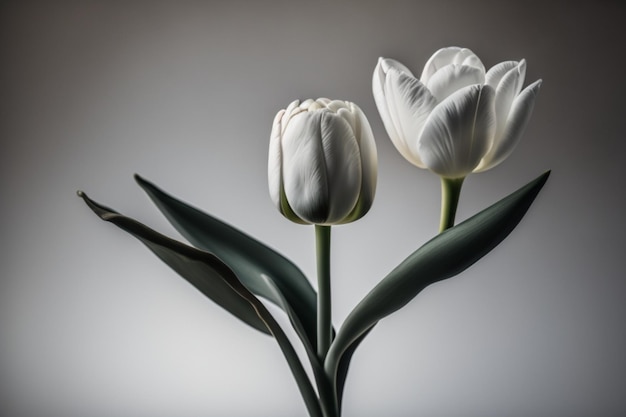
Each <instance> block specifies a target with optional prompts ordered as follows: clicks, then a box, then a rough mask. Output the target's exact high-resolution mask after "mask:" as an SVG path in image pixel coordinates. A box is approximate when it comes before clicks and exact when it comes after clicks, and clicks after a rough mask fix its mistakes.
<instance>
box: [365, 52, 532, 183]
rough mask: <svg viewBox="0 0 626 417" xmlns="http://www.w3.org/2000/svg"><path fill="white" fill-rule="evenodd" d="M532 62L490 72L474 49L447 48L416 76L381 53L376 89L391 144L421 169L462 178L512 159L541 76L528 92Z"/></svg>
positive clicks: (506, 65) (503, 65)
mask: <svg viewBox="0 0 626 417" xmlns="http://www.w3.org/2000/svg"><path fill="white" fill-rule="evenodd" d="M525 73H526V62H525V61H524V60H521V61H520V62H517V61H506V62H502V63H500V64H497V65H495V66H494V67H493V68H491V69H490V70H489V71H487V72H486V73H485V67H484V66H483V64H482V62H481V61H480V59H479V58H478V57H477V56H476V55H475V54H474V53H473V52H472V51H470V50H469V49H466V48H459V47H448V48H443V49H440V50H439V51H437V52H435V54H434V55H433V56H432V57H431V58H430V59H429V60H428V62H427V63H426V65H425V66H424V70H423V71H422V76H421V78H420V79H417V78H416V77H415V76H413V74H412V73H411V71H410V70H409V69H408V68H407V67H405V66H404V65H402V64H401V63H400V62H398V61H395V60H393V59H386V58H380V59H379V60H378V65H377V66H376V69H375V70H374V77H373V83H372V87H373V92H374V99H375V101H376V105H377V107H378V111H379V112H380V116H381V119H382V121H383V123H384V125H385V129H386V130H387V133H388V134H389V137H390V138H391V141H392V142H393V144H394V145H395V147H396V148H397V149H398V151H399V152H400V154H402V156H403V157H404V158H406V159H407V160H408V161H409V162H411V163H412V164H414V165H416V166H418V167H420V168H428V169H430V170H431V171H433V172H435V173H437V174H438V175H440V176H442V177H446V178H463V177H465V176H466V175H468V174H469V173H471V172H481V171H486V170H488V169H491V168H493V167H495V166H496V165H498V164H499V163H501V162H502V161H503V160H504V159H506V158H507V157H508V156H509V155H510V154H511V152H512V151H513V149H514V148H515V146H516V145H517V143H518V142H519V140H520V138H521V136H522V134H523V132H524V129H525V128H526V125H527V123H528V120H529V119H530V115H531V113H532V109H533V106H534V103H535V97H536V96H537V93H538V91H539V87H540V86H541V80H538V81H535V82H534V83H532V84H531V85H529V86H527V87H526V88H525V89H524V90H522V85H523V83H524V77H525Z"/></svg>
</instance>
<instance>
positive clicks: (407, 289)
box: [324, 172, 550, 395]
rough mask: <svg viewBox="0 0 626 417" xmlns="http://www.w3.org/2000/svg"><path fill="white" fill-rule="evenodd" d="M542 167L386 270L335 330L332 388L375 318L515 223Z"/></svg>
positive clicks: (471, 258) (481, 251) (466, 263)
mask: <svg viewBox="0 0 626 417" xmlns="http://www.w3.org/2000/svg"><path fill="white" fill-rule="evenodd" d="M549 174H550V172H546V173H545V174H543V175H541V176H540V177H538V178H537V179H535V180H533V181H531V182H530V183H528V184H527V185H526V186H524V187H522V188H520V189H519V190H517V191H515V192H514V193H512V194H510V195H509V196H507V197H505V198H503V199H502V200H500V201H498V202H497V203H495V204H493V205H492V206H490V207H488V208H486V209H485V210H483V211H481V212H480V213H478V214H476V215H474V216H473V217H471V218H469V219H468V220H466V221H464V222H462V223H460V224H458V225H456V226H454V227H452V228H450V229H448V230H446V231H445V232H443V233H441V234H439V235H437V236H436V237H434V238H433V239H431V240H430V241H429V242H427V243H426V244H424V245H423V246H422V247H420V248H419V249H418V250H416V251H415V252H413V254H411V255H410V256H409V257H408V258H406V259H405V260H404V261H403V262H402V263H401V264H400V265H398V266H397V267H396V268H395V269H394V270H393V271H391V272H390V273H389V274H388V275H387V276H386V277H385V278H384V279H383V280H382V281H381V282H380V283H379V284H378V285H377V286H376V287H374V288H373V289H372V290H371V291H370V292H369V293H368V294H367V295H366V296H365V298H364V299H363V300H362V301H361V302H360V303H359V304H358V305H357V306H356V307H355V308H354V310H352V312H351V313H350V314H349V315H348V317H347V318H346V320H345V322H344V324H343V326H342V327H341V329H340V330H339V332H338V333H337V337H336V338H335V340H334V342H333V344H332V345H331V347H330V350H329V352H328V355H327V356H326V361H325V364H324V365H325V370H326V373H327V375H328V376H329V378H330V380H331V381H335V382H334V383H335V384H336V385H335V392H338V395H339V389H340V388H341V386H339V383H341V384H343V380H344V379H345V371H342V369H343V368H344V367H346V366H347V364H346V363H345V360H344V359H345V358H346V355H348V354H349V355H352V353H354V345H355V344H358V343H360V342H361V341H362V336H363V335H365V334H366V333H367V332H368V331H369V330H370V329H371V328H372V327H373V326H374V325H375V324H376V323H377V322H378V321H379V320H380V319H382V318H384V317H386V316H388V315H390V314H391V313H393V312H395V311H397V310H398V309H400V308H402V307H403V306H405V305H406V304H407V303H408V302H409V301H411V300H412V299H413V298H414V297H415V296H416V295H417V294H418V293H419V292H420V291H422V290H423V289H424V288H426V287H427V286H428V285H430V284H432V283H434V282H437V281H441V280H443V279H446V278H450V277H453V276H455V275H457V274H459V273H461V272H462V271H464V270H465V269H467V268H468V267H470V266H471V265H472V264H474V263H475V262H476V261H478V260H479V259H480V258H482V257H483V256H484V255H486V254H487V253H488V252H489V251H491V250H492V249H493V248H494V247H496V246H497V245H498V244H499V243H500V242H501V241H502V240H504V238H505V237H506V236H507V235H508V234H509V233H510V232H511V231H512V230H513V229H514V228H515V226H517V224H518V223H519V222H520V220H521V219H522V217H524V214H526V211H527V210H528V208H529V207H530V205H531V204H532V202H533V201H534V199H535V197H536V196H537V194H538V193H539V191H540V190H541V188H542V187H543V185H544V184H545V182H546V180H547V179H548V176H549Z"/></svg>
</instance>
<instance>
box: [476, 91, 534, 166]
mask: <svg viewBox="0 0 626 417" xmlns="http://www.w3.org/2000/svg"><path fill="white" fill-rule="evenodd" d="M540 87H541V80H538V81H535V82H534V83H532V84H531V85H529V86H528V87H526V88H525V89H524V91H522V92H521V93H520V95H518V96H517V97H516V98H515V100H514V101H513V104H512V105H511V111H510V112H509V117H508V119H507V122H506V127H505V129H504V132H503V134H502V137H500V138H496V140H495V141H494V143H493V146H492V148H491V149H490V150H489V153H488V154H487V155H485V157H484V158H483V160H482V161H481V162H480V165H479V166H478V167H477V168H476V170H475V172H481V171H486V170H488V169H491V168H493V167H495V166H496V165H498V164H500V163H501V162H502V161H504V160H505V159H506V158H508V156H509V155H510V154H511V153H512V152H513V150H514V149H515V146H517V144H518V143H519V141H520V139H521V137H522V134H523V133H524V130H525V129H526V125H527V124H528V121H529V120H530V116H531V115H532V112H533V107H534V106H535V98H536V97H537V94H538V93H539V88H540Z"/></svg>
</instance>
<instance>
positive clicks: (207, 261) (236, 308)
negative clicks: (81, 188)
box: [79, 192, 270, 334]
mask: <svg viewBox="0 0 626 417" xmlns="http://www.w3.org/2000/svg"><path fill="white" fill-rule="evenodd" d="M79 196H80V197H82V198H83V200H85V203H87V205H88V206H89V208H90V209H91V210H93V212H94V213H96V214H97V215H98V216H99V217H100V218H101V219H102V220H105V221H108V222H111V223H113V224H115V225H116V226H118V227H119V228H121V229H122V230H124V231H126V232H128V233H130V234H131V235H133V236H135V237H136V238H138V239H139V240H140V241H141V242H142V243H144V244H145V245H146V246H147V247H148V248H149V249H150V250H151V251H152V252H154V253H155V255H157V256H158V257H159V258H160V259H161V260H162V261H163V262H165V263H166V264H167V265H169V266H170V267H171V268H172V269H173V270H174V271H176V272H177V273H178V274H179V275H181V276H182V277H183V278H185V279H186V280H187V281H188V282H189V283H190V284H191V285H193V286H194V287H196V288H197V289H198V290H199V291H200V292H201V293H202V294H204V295H205V296H207V297H208V298H210V299H211V300H213V301H214V302H215V303H216V304H218V305H219V306H221V307H223V308H224V309H225V310H226V311H228V312H230V313H232V314H233V315H234V316H236V317H237V318H239V319H241V320H242V321H244V322H245V323H247V324H249V325H250V326H252V327H254V328H255V329H257V330H260V331H261V332H263V333H266V334H270V332H269V330H268V329H267V326H266V325H265V323H263V321H262V320H260V319H259V316H258V315H257V313H256V311H255V310H254V308H252V306H251V305H250V303H249V302H248V301H246V300H245V299H243V298H241V296H240V295H239V294H238V293H237V292H236V291H234V290H233V289H232V287H231V286H230V285H229V284H228V282H227V281H226V280H225V279H224V276H225V275H230V271H229V269H228V267H226V266H225V265H224V263H223V262H222V261H221V260H220V259H218V258H217V257H216V256H215V255H212V254H209V253H204V252H200V251H198V250H197V249H194V248H191V247H189V246H187V245H184V244H182V243H180V242H177V241H175V240H172V239H170V238H168V237H165V236H163V235H161V234H159V233H157V232H155V231H153V230H151V229H150V228H148V227H147V226H145V225H143V224H141V223H139V222H137V221H136V220H133V219H131V218H129V217H126V216H123V215H121V214H119V213H117V212H116V211H114V210H112V209H110V208H108V207H105V206H103V205H101V204H98V203H96V202H95V201H93V200H91V199H90V198H89V197H88V196H87V195H86V194H85V193H83V192H80V193H79Z"/></svg>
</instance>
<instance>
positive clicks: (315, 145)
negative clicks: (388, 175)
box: [268, 98, 377, 225]
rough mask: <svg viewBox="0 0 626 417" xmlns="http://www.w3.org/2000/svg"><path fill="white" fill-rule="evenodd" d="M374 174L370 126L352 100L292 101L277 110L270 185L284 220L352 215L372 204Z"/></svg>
mask: <svg viewBox="0 0 626 417" xmlns="http://www.w3.org/2000/svg"><path fill="white" fill-rule="evenodd" d="M376 178H377V154H376V144H375V142H374V136H373V134H372V129H371V128H370V125H369V122H368V121H367V119H366V117H365V115H364V114H363V112H362V111H361V109H360V108H359V107H358V106H356V105H355V104H354V103H350V102H347V101H339V100H332V101H331V100H329V99H325V98H319V99H317V100H311V99H309V100H305V101H303V102H300V101H299V100H296V101H294V102H292V103H291V104H290V105H289V106H288V107H287V108H286V109H284V110H281V111H279V112H278V114H277V115H276V117H275V119H274V124H273V127H272V133H271V138H270V149H269V162H268V181H269V190H270V196H271V198H272V201H273V202H274V204H275V205H276V207H277V208H278V210H279V211H280V212H281V213H282V214H283V215H284V216H285V217H287V218H288V219H290V220H292V221H294V222H297V223H302V224H316V225H334V224H343V223H349V222H352V221H354V220H357V219H359V218H361V217H362V216H364V215H365V213H367V211H368V210H369V209H370V207H371V205H372V201H373V199H374V194H375V191H376Z"/></svg>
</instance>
